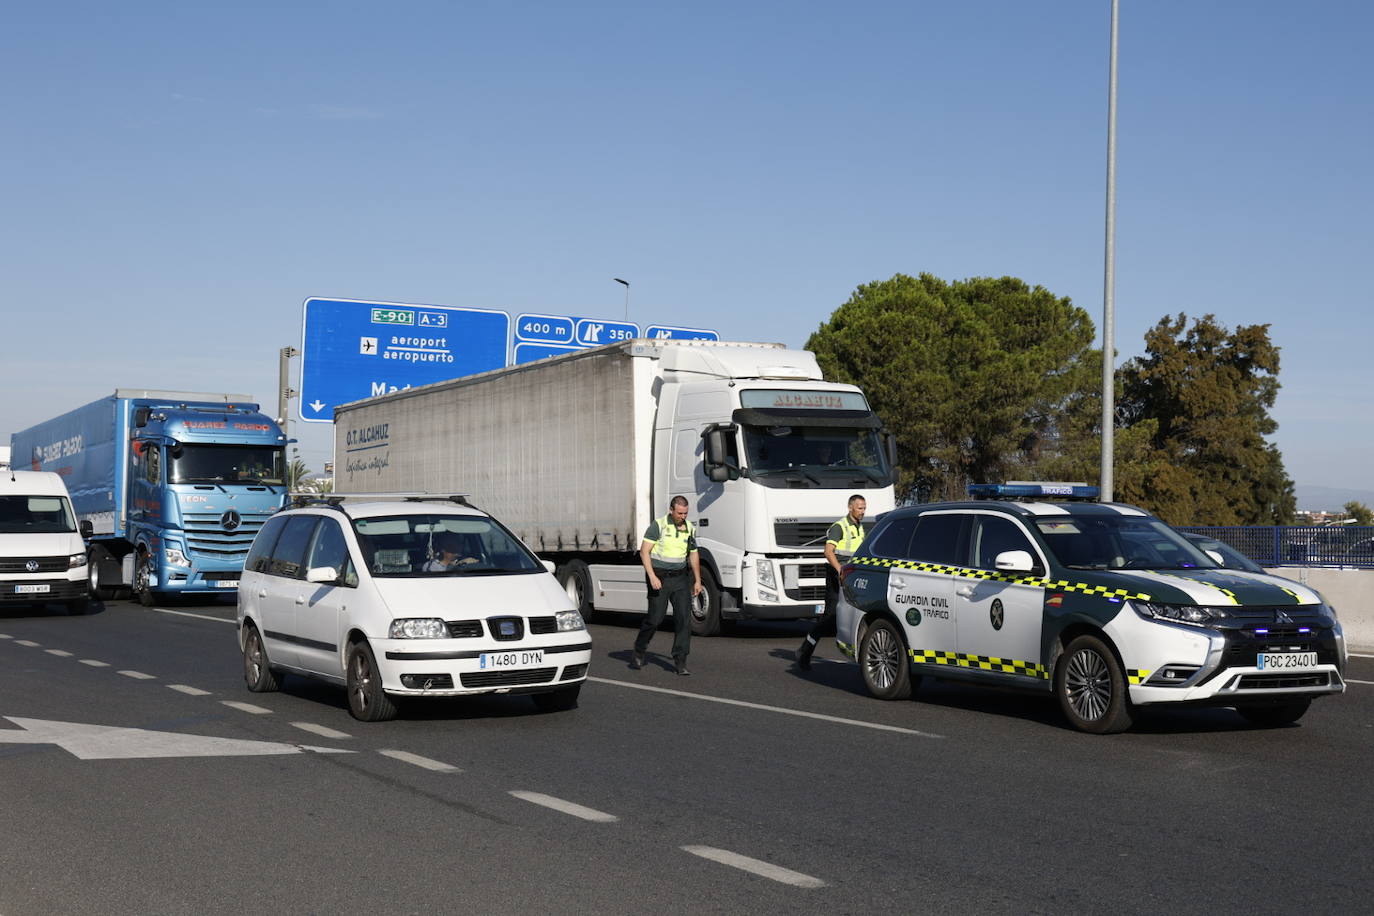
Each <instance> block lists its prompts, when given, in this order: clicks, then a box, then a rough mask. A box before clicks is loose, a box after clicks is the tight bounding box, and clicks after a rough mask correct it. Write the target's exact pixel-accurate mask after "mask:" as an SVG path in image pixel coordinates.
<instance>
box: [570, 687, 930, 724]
mask: <svg viewBox="0 0 1374 916" xmlns="http://www.w3.org/2000/svg"><path fill="white" fill-rule="evenodd" d="M587 680H589V681H596V682H597V683H598V684H613V685H615V686H616V687H632V688H634V689H635V690H647V691H649V692H650V693H666V694H670V695H672V696H675V697H687V698H688V699H691V700H705V701H707V702H709V703H724V704H725V705H727V706H742V707H744V708H745V709H761V710H763V711H764V712H778V713H782V714H783V715H788V716H801V717H802V718H804V719H819V720H820V721H822V722H835V723H837V724H839V725H857V726H859V727H860V728H875V729H877V730H878V731H884V732H898V733H900V734H903V735H916V736H918V737H921V738H943V737H944V735H936V734H933V733H931V732H923V731H917V730H916V729H914V728H902V727H900V726H897V725H883V724H882V723H881V722H863V721H861V720H859V719H843V718H841V717H839V716H827V715H823V714H821V713H818V712H806V711H805V710H801V709H787V708H785V707H782V706H766V705H764V704H763V703H748V702H745V701H744V700H730V699H727V698H725V697H712V696H707V695H706V694H702V693H688V692H687V691H685V690H670V689H669V688H667V687H651V686H649V685H648V684H632V683H630V682H629V681H613V680H610V679H609V678H604V677H589V678H587Z"/></svg>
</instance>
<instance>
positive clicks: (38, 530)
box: [0, 470, 90, 614]
mask: <svg viewBox="0 0 1374 916" xmlns="http://www.w3.org/2000/svg"><path fill="white" fill-rule="evenodd" d="M89 526H90V522H82V523H81V528H80V529H79V528H78V527H77V524H76V516H75V515H73V514H72V501H71V499H70V498H69V497H68V495H67V486H66V484H64V483H63V482H62V478H61V477H59V476H58V475H57V474H54V473H52V472H50V471H15V470H4V471H0V606H9V605H14V604H48V603H61V604H65V605H66V606H67V610H68V612H69V613H72V614H84V613H86V609H87V607H88V606H89V604H90V598H89V597H88V595H87V585H88V583H87V571H86V545H85V543H84V542H83V541H82V534H83V531H82V529H86V528H89Z"/></svg>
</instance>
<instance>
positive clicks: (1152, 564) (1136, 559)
mask: <svg viewBox="0 0 1374 916" xmlns="http://www.w3.org/2000/svg"><path fill="white" fill-rule="evenodd" d="M1036 525H1037V527H1038V528H1039V529H1040V533H1041V534H1042V535H1043V536H1044V538H1045V544H1046V546H1048V547H1049V549H1050V552H1051V553H1053V554H1054V555H1055V557H1056V558H1057V559H1058V560H1059V562H1060V564H1061V565H1063V566H1067V567H1069V568H1070V569H1216V568H1217V566H1218V564H1217V562H1216V561H1215V560H1213V559H1212V558H1211V557H1209V556H1207V555H1206V554H1205V553H1203V552H1202V551H1201V550H1198V549H1197V548H1196V547H1195V546H1193V545H1192V544H1190V543H1188V541H1187V540H1185V539H1184V538H1183V537H1182V536H1181V535H1180V534H1179V533H1178V532H1176V531H1174V529H1172V528H1170V527H1169V526H1168V525H1166V524H1164V523H1163V522H1161V521H1160V520H1159V519H1156V518H1148V517H1141V516H1129V515H1122V516H1114V517H1107V516H1084V515H1072V516H1055V517H1053V518H1042V519H1040V520H1038V521H1037V522H1036Z"/></svg>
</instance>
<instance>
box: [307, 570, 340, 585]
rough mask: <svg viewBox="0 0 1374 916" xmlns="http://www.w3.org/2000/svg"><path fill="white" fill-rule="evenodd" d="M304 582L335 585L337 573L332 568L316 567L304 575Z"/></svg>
mask: <svg viewBox="0 0 1374 916" xmlns="http://www.w3.org/2000/svg"><path fill="white" fill-rule="evenodd" d="M305 581H307V582H314V583H317V584H319V585H337V584H338V582H339V571H338V570H337V569H335V568H334V567H332V566H316V567H314V568H313V569H311V570H310V571H309V572H307V573H306V574H305Z"/></svg>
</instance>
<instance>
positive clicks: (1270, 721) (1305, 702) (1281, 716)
mask: <svg viewBox="0 0 1374 916" xmlns="http://www.w3.org/2000/svg"><path fill="white" fill-rule="evenodd" d="M1311 705H1312V700H1311V698H1310V697H1303V698H1302V699H1300V700H1285V701H1284V702H1282V703H1273V704H1269V705H1265V706H1237V707H1236V712H1238V713H1240V714H1241V715H1242V716H1244V717H1245V721H1247V722H1249V723H1250V724H1251V725H1258V726H1260V727H1261V728H1278V727H1279V726H1280V725H1292V724H1293V723H1294V722H1296V721H1298V720H1299V719H1301V718H1302V717H1303V713H1305V712H1307V707H1309V706H1311Z"/></svg>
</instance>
